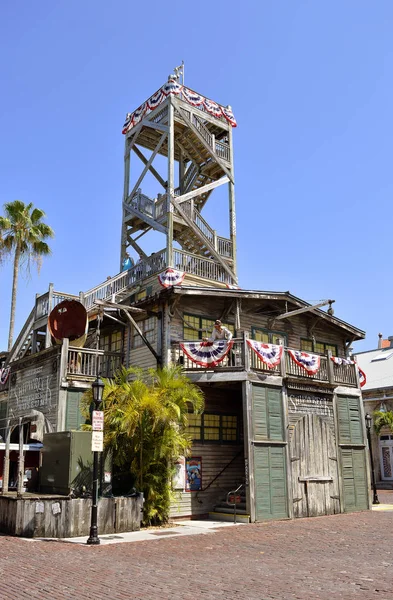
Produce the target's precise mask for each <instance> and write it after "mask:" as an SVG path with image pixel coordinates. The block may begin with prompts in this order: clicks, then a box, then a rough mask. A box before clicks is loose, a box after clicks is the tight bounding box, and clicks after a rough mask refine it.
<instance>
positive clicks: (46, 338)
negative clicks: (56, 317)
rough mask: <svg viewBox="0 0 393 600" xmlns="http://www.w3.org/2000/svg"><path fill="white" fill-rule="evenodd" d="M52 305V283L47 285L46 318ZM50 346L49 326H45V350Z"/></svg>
mask: <svg viewBox="0 0 393 600" xmlns="http://www.w3.org/2000/svg"><path fill="white" fill-rule="evenodd" d="M52 304H53V283H50V284H49V292H48V316H49V315H50V313H51V310H52V308H53V306H52ZM51 344H52V340H51V335H50V331H49V325H48V324H47V326H46V335H45V348H50V346H51Z"/></svg>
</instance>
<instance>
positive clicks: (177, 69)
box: [168, 60, 184, 85]
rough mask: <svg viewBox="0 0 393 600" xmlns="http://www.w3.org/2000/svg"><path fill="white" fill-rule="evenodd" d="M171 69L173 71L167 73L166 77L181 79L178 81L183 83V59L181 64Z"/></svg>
mask: <svg viewBox="0 0 393 600" xmlns="http://www.w3.org/2000/svg"><path fill="white" fill-rule="evenodd" d="M173 71H174V72H173V73H172V75H169V77H168V79H173V80H175V81H179V79H181V81H180V83H181V84H182V85H184V60H182V61H181V65H179V66H178V67H175V68H174V69H173Z"/></svg>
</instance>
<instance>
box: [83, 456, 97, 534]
mask: <svg viewBox="0 0 393 600" xmlns="http://www.w3.org/2000/svg"><path fill="white" fill-rule="evenodd" d="M97 514H98V452H93V493H92V506H91V523H90V535H89V538H88V540H87V542H86V543H87V544H89V545H98V544H99V543H100V538H99V537H98V528H97Z"/></svg>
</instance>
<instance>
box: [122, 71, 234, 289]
mask: <svg viewBox="0 0 393 600" xmlns="http://www.w3.org/2000/svg"><path fill="white" fill-rule="evenodd" d="M235 126H236V121H235V119H234V116H233V113H232V110H231V108H230V107H229V106H227V107H224V106H221V105H219V104H217V103H216V102H214V101H212V100H209V99H208V98H205V97H204V96H202V95H200V94H198V93H196V92H194V91H193V90H191V89H189V88H187V87H185V86H184V67H183V66H182V67H178V68H177V69H175V74H174V75H170V76H169V78H168V81H167V83H165V85H163V86H162V87H161V88H160V89H159V90H158V91H157V92H156V93H155V94H153V95H152V96H151V97H150V98H149V99H148V100H147V101H146V102H144V103H143V104H142V105H141V106H140V107H139V108H137V110H135V111H134V112H133V113H128V114H127V117H126V122H125V124H124V126H123V133H124V134H125V175H124V195H123V219H122V232H121V257H120V261H121V268H122V265H124V261H126V259H127V254H128V249H130V248H132V249H133V250H134V251H135V252H136V253H137V255H138V256H139V263H138V264H139V265H140V266H141V268H142V267H143V268H144V272H146V273H149V274H152V273H154V272H158V271H162V270H163V269H165V268H168V267H172V268H174V269H179V270H181V271H184V272H186V273H189V274H190V275H194V276H197V277H199V278H202V279H207V280H208V281H207V282H206V285H214V283H215V282H218V283H219V284H221V285H222V284H224V285H225V284H226V285H228V286H232V285H234V286H236V285H237V283H238V281H237V270H236V213H235V183H234V169H233V146H232V127H235ZM146 150H147V151H148V154H147V155H146ZM132 153H134V154H135V155H136V156H137V157H138V158H139V159H140V160H141V161H142V163H143V165H144V168H143V167H142V170H141V172H140V173H139V175H138V174H137V173H135V172H134V171H133V172H132V176H133V179H135V176H136V179H135V184H134V185H133V186H132V189H131V185H130V180H131V172H130V168H131V165H130V159H131V155H132ZM157 155H161V156H163V157H165V159H166V165H167V167H166V169H165V172H164V173H161V174H160V172H159V169H158V168H157V169H156V168H155V167H154V165H153V163H154V159H155V158H156V157H157ZM137 162H139V161H137ZM161 166H162V161H161ZM148 172H150V173H151V174H152V175H153V176H154V178H155V180H156V181H157V188H158V190H159V191H158V193H157V194H156V196H155V197H153V198H152V197H150V195H146V194H144V193H143V180H144V178H145V176H146V174H147V173H148ZM176 183H178V185H177V186H176ZM222 185H227V187H228V196H229V206H228V219H229V238H226V237H221V236H220V235H219V233H217V232H216V231H215V230H214V229H213V228H212V227H211V226H210V225H209V223H208V222H207V221H206V219H205V218H204V217H203V216H202V211H203V208H204V206H205V204H206V202H207V201H208V200H209V198H210V196H211V194H212V192H213V191H214V190H215V188H217V187H218V186H222ZM175 186H176V187H175ZM151 230H155V231H159V232H161V233H163V234H164V235H165V237H166V246H165V248H163V249H161V250H158V251H157V252H155V253H153V254H152V255H150V256H147V254H146V253H145V251H144V250H143V236H144V235H145V234H146V233H147V232H149V231H151ZM174 242H177V244H176V246H174ZM123 269H124V266H123Z"/></svg>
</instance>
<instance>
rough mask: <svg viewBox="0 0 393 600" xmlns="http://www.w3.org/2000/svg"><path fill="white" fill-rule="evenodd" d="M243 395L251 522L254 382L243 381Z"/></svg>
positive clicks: (247, 504)
mask: <svg viewBox="0 0 393 600" xmlns="http://www.w3.org/2000/svg"><path fill="white" fill-rule="evenodd" d="M242 396H243V429H244V470H245V480H246V507H247V510H249V511H250V517H251V522H252V523H253V522H254V521H255V490H254V485H255V482H254V444H253V425H252V384H251V382H250V381H243V383H242Z"/></svg>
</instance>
